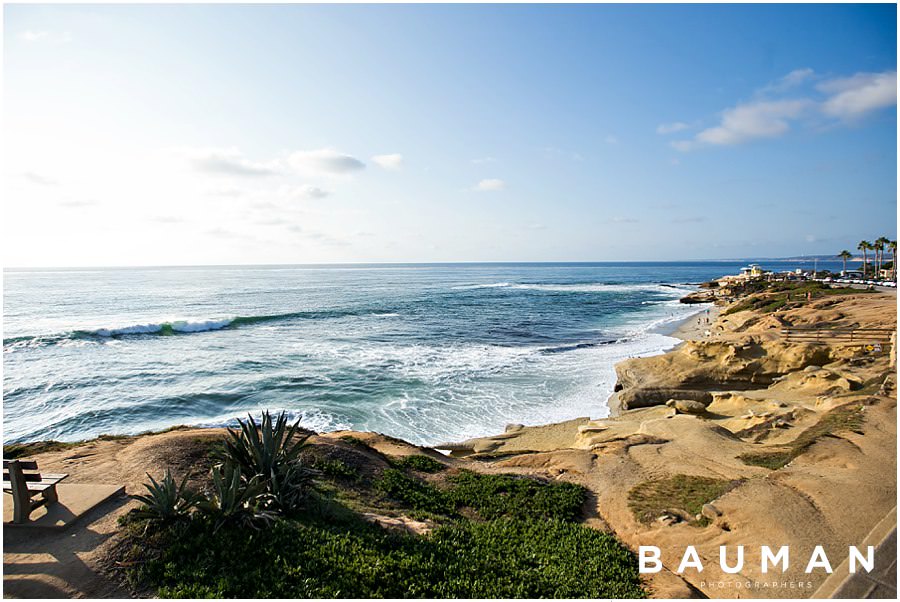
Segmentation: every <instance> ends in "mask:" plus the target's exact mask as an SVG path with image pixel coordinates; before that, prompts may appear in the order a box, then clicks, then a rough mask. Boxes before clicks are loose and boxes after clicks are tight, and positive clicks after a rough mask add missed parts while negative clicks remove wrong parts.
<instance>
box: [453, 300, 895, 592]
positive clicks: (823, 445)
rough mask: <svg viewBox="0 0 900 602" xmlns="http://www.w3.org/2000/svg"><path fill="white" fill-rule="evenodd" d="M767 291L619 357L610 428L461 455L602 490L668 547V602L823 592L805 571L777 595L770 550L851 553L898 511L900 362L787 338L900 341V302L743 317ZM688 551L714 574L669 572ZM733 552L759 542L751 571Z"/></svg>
mask: <svg viewBox="0 0 900 602" xmlns="http://www.w3.org/2000/svg"><path fill="white" fill-rule="evenodd" d="M760 294H763V295H764V294H766V293H765V292H764V293H756V294H754V295H751V296H749V297H747V296H739V297H738V298H737V299H736V300H735V301H733V302H731V303H726V302H723V301H721V300H720V301H719V302H720V303H721V304H722V305H721V306H720V307H718V308H717V309H718V310H719V313H718V317H717V318H716V319H715V320H714V322H712V323H711V324H710V325H709V326H708V327H706V326H705V325H704V328H703V331H704V332H703V333H702V334H701V335H700V336H699V337H698V338H695V339H693V340H687V341H686V342H685V343H683V344H681V345H679V346H678V347H676V348H675V349H673V350H671V351H669V352H668V353H665V354H662V355H657V356H653V357H647V358H636V359H629V360H626V361H624V362H621V363H619V364H618V365H617V366H616V372H617V376H618V384H617V386H616V392H615V393H614V394H613V396H612V398H611V399H610V400H609V406H610V408H611V414H612V416H611V417H610V418H608V419H603V420H589V419H588V418H584V419H579V420H573V421H569V422H567V423H562V424H557V425H549V426H538V427H525V428H520V427H519V426H518V425H513V426H512V427H511V428H509V429H507V432H506V433H504V434H502V435H498V436H495V437H486V438H482V439H474V440H470V441H467V442H465V443H464V444H462V445H457V446H456V447H455V449H454V450H453V452H452V453H453V454H454V455H457V456H466V457H467V458H468V459H470V460H472V461H476V462H477V461H482V462H485V461H490V462H491V464H492V465H493V466H497V467H503V468H504V469H512V468H515V469H518V470H523V471H533V473H535V474H543V475H545V476H551V477H553V478H562V479H567V480H572V481H573V482H578V483H580V484H583V485H585V486H586V487H588V488H590V489H591V490H592V491H594V492H595V493H596V496H597V514H598V516H599V517H600V518H601V519H602V521H603V522H604V524H605V525H607V527H608V528H609V529H611V530H612V531H613V532H615V533H616V535H617V536H618V537H619V538H620V539H621V540H622V541H623V542H625V543H626V545H628V546H629V547H631V548H632V549H634V550H635V551H637V549H638V548H639V547H640V546H656V547H658V548H659V549H660V550H661V559H662V563H663V565H664V567H665V570H664V571H663V572H662V573H659V574H656V575H653V576H652V582H651V590H652V591H653V594H654V595H655V596H658V597H686V596H690V595H692V594H696V593H699V594H702V595H706V596H713V597H776V598H777V597H792V598H793V597H810V596H812V595H813V594H814V592H815V590H816V589H817V588H818V587H819V586H820V585H821V584H822V583H823V582H824V581H825V579H826V578H827V577H828V574H827V573H825V572H823V571H819V572H818V573H817V572H813V573H811V574H807V573H805V571H804V569H805V560H804V561H803V562H800V561H795V563H794V564H791V565H790V567H789V569H788V571H787V572H785V573H783V574H782V573H778V574H777V575H778V578H777V581H778V584H777V585H776V586H774V587H772V586H771V583H772V582H773V581H776V580H775V579H773V578H772V576H771V573H770V574H768V575H767V574H764V573H762V572H761V569H760V562H759V560H760V546H761V545H768V546H776V548H775V549H777V546H790V550H791V554H793V555H795V558H797V559H799V558H805V559H808V558H809V555H810V553H811V552H813V551H814V550H815V546H819V545H820V546H823V549H824V550H825V551H826V552H827V553H828V554H829V556H832V555H833V556H835V557H840V556H842V555H843V556H846V554H847V551H846V550H847V547H848V546H850V545H860V544H861V542H862V541H863V539H864V538H865V537H866V534H867V533H868V532H869V530H870V529H871V528H872V527H873V526H874V525H875V524H876V523H878V521H879V520H881V519H882V518H883V517H885V516H886V515H888V514H889V513H890V512H891V510H892V509H893V508H894V506H895V503H896V479H895V478H894V475H895V474H896V453H895V450H896V389H895V386H896V385H895V383H896V377H895V371H896V352H895V351H894V349H893V348H892V345H885V346H883V347H882V350H881V351H880V352H875V353H868V352H867V351H866V350H865V348H864V345H861V344H857V345H844V344H809V343H795V342H789V341H787V340H785V338H784V337H783V336H782V334H781V333H782V329H783V328H786V327H791V326H798V327H802V326H809V325H827V326H828V327H832V328H836V327H850V328H856V327H860V326H864V327H870V328H871V327H878V328H886V329H892V330H894V331H895V332H896V295H894V294H880V293H878V294H876V293H870V294H866V293H853V292H849V291H843V292H842V294H833V293H832V292H831V291H829V290H818V289H817V292H816V295H813V294H810V295H809V296H808V298H807V297H806V296H805V295H806V293H805V292H804V293H803V295H804V296H801V295H797V296H798V297H802V299H801V300H800V301H797V302H795V303H791V304H788V305H787V306H786V307H784V308H782V309H779V310H777V311H760V310H756V309H742V307H744V306H746V305H748V303H747V302H748V300H753V298H755V297H756V296H759V295H760ZM707 331H708V332H707ZM694 334H697V329H695V332H694ZM895 339H896V335H895V338H894V340H895ZM466 447H468V450H467V451H466V450H465V449H464V448H466ZM704 490H705V491H704ZM697 492H699V493H698V494H697V495H694V493H697ZM851 500H852V501H853V503H852V505H851V504H850V503H849V502H850V501H851ZM687 546H694V548H695V549H696V551H697V553H698V555H699V557H700V558H701V559H702V560H703V564H704V567H705V571H704V572H702V573H700V572H698V571H696V570H694V569H687V570H686V571H684V572H683V574H681V575H680V576H679V577H675V576H674V575H673V574H668V575H666V571H669V572H670V573H674V572H676V571H677V568H678V567H679V564H680V562H681V560H682V557H683V554H684V551H685V549H686V548H687ZM720 546H728V547H729V548H732V549H733V548H735V547H737V546H744V547H745V548H746V565H745V566H746V567H747V568H744V569H742V570H741V571H740V572H739V573H738V574H729V573H725V572H724V571H723V570H722V569H721V568H719V565H718V559H719V548H720ZM731 560H733V558H732V559H731ZM843 570H844V571H846V570H847V569H846V563H845V566H844V567H843ZM748 583H750V584H753V583H757V584H769V585H759V586H753V587H752V588H751V589H747V584H748ZM782 584H789V585H787V587H786V588H784V587H781V585H782ZM790 584H792V585H790Z"/></svg>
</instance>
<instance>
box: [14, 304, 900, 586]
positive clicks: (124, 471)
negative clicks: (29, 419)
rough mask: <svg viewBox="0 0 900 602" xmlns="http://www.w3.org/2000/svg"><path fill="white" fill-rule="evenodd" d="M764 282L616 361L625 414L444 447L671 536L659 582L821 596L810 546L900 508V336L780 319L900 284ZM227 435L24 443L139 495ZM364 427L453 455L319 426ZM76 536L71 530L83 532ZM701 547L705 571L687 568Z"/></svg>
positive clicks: (883, 315) (869, 310) (875, 316)
mask: <svg viewBox="0 0 900 602" xmlns="http://www.w3.org/2000/svg"><path fill="white" fill-rule="evenodd" d="M759 294H761V293H755V295H759ZM762 294H765V293H762ZM753 298H754V296H750V297H739V298H738V299H737V300H736V301H733V302H731V303H729V304H726V303H724V302H722V301H721V300H720V303H722V305H721V306H720V307H717V308H715V309H716V310H715V311H712V312H710V324H709V325H707V324H706V323H705V315H704V317H703V320H704V321H703V322H702V323H699V324H697V325H696V326H693V325H691V328H686V329H685V328H682V329H680V332H681V335H682V336H683V337H684V338H686V339H688V340H686V341H685V342H684V343H682V344H681V345H679V346H677V347H676V348H675V349H673V350H671V351H669V352H668V353H664V354H662V355H657V356H653V357H647V358H637V359H630V360H626V361H624V362H621V363H620V364H618V365H617V366H616V371H617V375H618V385H617V387H616V388H617V391H616V393H615V394H614V395H613V398H612V399H611V400H610V407H611V408H613V409H614V412H613V415H612V416H611V417H609V418H606V419H602V420H591V419H590V418H588V417H584V418H579V419H575V420H570V421H566V422H562V423H557V424H550V425H543V426H534V427H529V426H523V425H520V424H516V425H509V426H508V427H507V429H506V432H504V433H501V434H498V435H495V436H492V437H483V438H478V439H472V440H469V441H465V442H461V443H457V444H448V445H443V446H436V447H437V448H439V449H442V450H443V451H444V452H445V453H446V452H449V454H450V457H449V458H446V462H448V463H450V465H451V466H455V467H459V468H463V467H464V468H467V469H469V470H474V471H477V472H482V473H488V474H490V473H494V474H496V473H514V474H522V475H528V476H533V477H540V478H543V479H550V480H560V481H567V482H571V483H576V484H579V485H582V486H583V487H585V488H586V489H587V490H588V491H589V492H590V496H589V501H588V503H587V504H588V506H589V508H586V509H585V519H584V524H587V525H589V526H592V527H595V528H598V529H602V530H605V531H608V532H611V533H613V534H614V535H615V536H616V537H617V538H618V539H619V540H620V541H621V542H623V543H624V544H625V545H626V546H628V547H629V548H631V549H632V550H633V551H635V552H637V551H638V550H639V548H640V547H641V546H655V547H656V548H658V549H659V551H660V560H661V562H662V566H663V567H664V568H663V570H661V571H660V572H658V573H654V574H649V575H646V577H647V579H648V581H647V587H648V590H649V593H650V594H651V595H653V596H655V597H664V598H666V597H678V598H684V597H694V596H697V595H705V596H713V597H773V598H780V597H810V596H812V595H813V594H814V593H815V591H816V589H817V588H818V587H819V586H820V585H822V583H823V582H824V581H825V579H826V578H827V577H828V574H826V573H824V572H822V571H819V572H814V573H812V574H807V573H805V572H804V566H803V564H804V562H805V560H803V561H802V562H801V561H800V560H799V559H808V558H809V557H810V554H811V553H812V552H813V551H814V550H815V547H816V546H822V547H823V550H824V551H825V552H827V554H828V556H829V557H833V558H840V557H841V556H846V554H847V546H850V545H860V544H861V543H862V542H863V540H864V539H865V538H866V535H867V534H868V533H869V532H870V530H871V529H872V528H873V526H874V525H876V523H878V522H879V521H881V520H882V519H883V518H884V517H885V516H887V515H888V514H889V513H890V512H891V510H892V509H893V508H894V507H895V504H896V479H895V476H894V475H896V390H895V382H896V378H895V369H896V355H895V352H894V350H893V349H892V346H890V345H886V346H884V347H882V350H881V351H880V352H876V353H868V352H866V350H865V349H863V348H861V346H860V345H855V346H847V345H837V344H835V345H830V344H808V343H795V342H789V341H786V340H784V338H783V336H782V335H781V330H782V329H783V328H785V327H787V326H794V325H796V326H804V325H816V324H819V325H823V324H827V325H829V326H832V327H837V326H844V327H860V326H865V327H879V328H889V329H893V330H894V331H896V295H895V294H883V293H864V292H860V291H854V292H852V293H846V294H831V293H829V292H827V291H818V292H817V294H816V295H809V296H806V295H804V297H803V299H804V300H802V301H797V302H791V303H789V304H786V305H784V306H779V308H778V309H777V310H775V311H768V310H766V309H765V308H758V307H756V306H754V305H753V304H751V303H748V300H752V299H753ZM764 301H767V300H764ZM770 306H771V304H769V305H766V306H765V307H770ZM707 331H708V333H707ZM676 334H677V333H676ZM221 434H222V432H221V430H219V429H175V430H172V431H170V432H165V433H159V434H151V435H143V436H137V437H124V438H106V439H98V440H94V441H89V442H85V443H80V444H57V445H56V446H54V445H52V444H29V447H28V448H27V449H25V450H24V453H27V454H28V455H29V456H30V457H34V458H36V459H37V460H38V461H39V462H40V465H41V466H42V467H46V469H47V470H52V471H54V472H67V473H69V474H70V475H71V476H70V481H71V482H93V483H105V482H115V483H118V484H125V485H126V490H127V492H128V493H129V494H133V493H137V492H139V491H140V490H141V489H142V483H143V482H144V481H145V480H146V477H145V473H146V472H150V473H152V474H161V473H162V472H163V471H164V470H165V469H166V468H169V467H172V468H173V469H175V470H179V471H187V474H189V475H191V478H192V479H202V478H204V474H205V472H204V471H205V470H208V469H207V468H206V464H205V462H206V457H205V456H204V455H203V454H206V453H207V452H206V450H207V448H208V444H207V443H206V442H208V441H210V440H211V439H213V438H218V437H221ZM355 439H360V440H362V441H364V442H365V444H366V445H368V446H369V447H371V448H372V449H373V450H376V451H377V452H378V453H381V454H388V455H407V454H414V453H419V454H421V453H424V454H429V455H432V456H433V457H436V458H442V457H443V456H438V455H437V454H436V452H434V451H433V450H428V449H422V448H417V447H416V446H413V445H410V444H408V443H405V442H403V441H399V440H397V439H393V438H391V437H386V436H384V435H379V434H377V433H356V432H339V433H329V434H325V435H320V436H317V437H316V438H315V440H316V441H318V442H319V443H318V444H319V445H323V446H329V445H334V443H335V442H338V443H340V445H342V446H343V447H347V446H346V444H345V443H341V442H345V441H349V440H355ZM6 451H8V450H5V452H6ZM20 451H22V450H20ZM344 451H346V450H344ZM362 468H364V467H362ZM195 469H196V470H195ZM195 473H196V474H195ZM133 505H134V502H129V503H128V504H126V505H124V506H123V507H121V508H118V509H116V510H115V511H113V512H111V513H109V514H106V515H103V516H100V517H96V518H95V519H92V521H90V522H89V523H88V524H87V525H86V528H88V529H89V530H90V532H91V533H93V534H95V535H96V536H97V537H101V539H102V540H103V541H105V540H106V539H107V538H109V541H114V540H115V534H116V532H117V530H118V526H117V522H116V521H117V518H118V516H120V515H121V514H123V513H124V512H125V511H127V510H128V509H129V508H131V507H132V506H133ZM388 519H390V521H394V522H397V521H399V523H398V524H400V523H402V525H404V528H409V527H408V525H409V524H411V523H410V522H409V521H410V519H409V517H405V516H390V517H387V518H385V521H387V520H388ZM385 524H387V523H385ZM391 524H393V523H391ZM5 537H7V536H6V535H5ZM9 537H12V536H11V535H10V536H9ZM64 540H65V538H60V543H59V544H58V545H59V546H63V547H65V546H66V545H69V544H67V543H65V541H64ZM66 541H67V540H66ZM5 543H9V541H7V539H5ZM22 545H24V544H22ZM42 545H44V546H45V547H46V546H48V545H50V544H48V543H47V542H44V543H43V544H42ZM54 545H56V544H54ZM762 545H767V546H774V547H775V548H776V549H777V547H778V546H790V554H791V558H792V562H791V564H790V566H789V568H788V570H787V571H786V572H784V573H781V572H777V573H776V575H777V577H774V578H773V577H772V574H771V573H770V574H768V575H767V574H764V573H762V572H761V570H760V554H761V552H760V546H762ZM688 546H693V547H694V549H695V550H696V553H697V555H698V557H699V559H700V560H701V561H702V562H703V565H704V569H705V570H704V571H703V572H702V573H700V572H698V571H696V570H695V569H687V570H686V571H684V572H682V573H681V574H680V575H677V574H676V573H678V568H679V564H680V562H681V560H682V558H683V554H684V553H685V550H686V548H687V547H688ZM720 546H726V548H727V549H729V550H732V553H733V551H734V550H735V549H736V548H737V546H744V548H745V568H743V569H741V570H740V571H739V572H738V573H737V574H731V573H726V572H725V571H724V570H723V569H722V568H721V567H720V566H719V563H718V560H719V550H720ZM7 547H8V546H7ZM76 556H77V560H78V563H79V567H84V566H87V567H91V570H92V571H93V570H94V568H95V567H102V565H103V563H104V559H105V558H106V555H105V552H104V546H100V545H99V544H98V546H97V548H96V549H91V550H90V551H87V552H81V553H79V554H77V555H73V558H75V557H76ZM733 561H734V558H733V557H731V558H730V562H731V563H732V564H733ZM81 563H83V564H81ZM845 564H846V563H845ZM79 570H82V571H83V568H82V569H79ZM839 570H844V571H846V566H845V565H844V566H843V568H842V569H838V571H839ZM102 572H103V571H101V570H99V569H98V570H97V574H98V575H99V574H100V573H102ZM76 577H77V576H70V577H67V578H69V579H73V580H76V581H77V579H76ZM97 579H98V580H99V581H97V582H96V583H89V584H87V585H85V584H80V585H79V584H78V583H75V581H73V582H71V583H69V584H68V586H67V587H68V589H65V590H64V591H65V592H66V593H67V594H68V595H98V596H102V595H117V596H121V595H127V594H126V593H125V592H123V591H121V590H117V589H115V587H116V586H114V585H111V582H109V581H104V580H103V579H101V578H100V577H97ZM773 582H777V584H776V585H775V586H771V585H767V586H766V587H762V586H753V587H752V588H748V587H749V586H747V585H746V584H771V583H773ZM23 583H24V582H23ZM73 584H74V585H73ZM738 584H740V585H738ZM91 588H94V589H91ZM14 589H15V588H14ZM10 591H12V590H10ZM16 591H18V590H16ZM19 593H20V594H23V593H27V592H26V591H19Z"/></svg>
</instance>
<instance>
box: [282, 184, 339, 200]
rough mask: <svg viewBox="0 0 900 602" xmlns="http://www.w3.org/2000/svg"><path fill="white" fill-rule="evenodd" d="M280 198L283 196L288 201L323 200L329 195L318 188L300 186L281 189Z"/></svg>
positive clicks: (306, 185) (309, 185) (308, 185)
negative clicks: (288, 199)
mask: <svg viewBox="0 0 900 602" xmlns="http://www.w3.org/2000/svg"><path fill="white" fill-rule="evenodd" d="M280 192H281V194H282V196H285V197H287V198H290V199H302V200H308V199H324V198H325V197H327V196H328V195H330V194H331V193H330V192H329V191H327V190H325V189H323V188H319V187H318V186H313V185H311V184H303V185H302V186H293V187H291V186H288V187H284V188H282V189H281V191H280Z"/></svg>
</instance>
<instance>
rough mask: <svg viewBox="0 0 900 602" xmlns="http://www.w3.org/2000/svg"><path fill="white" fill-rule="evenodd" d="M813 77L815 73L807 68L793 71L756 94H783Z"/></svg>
mask: <svg viewBox="0 0 900 602" xmlns="http://www.w3.org/2000/svg"><path fill="white" fill-rule="evenodd" d="M815 76H816V72H815V71H813V70H812V69H810V68H808V67H807V68H804V69H794V70H793V71H791V72H790V73H788V74H787V75H785V76H784V77H782V78H780V79H778V80H777V81H775V82H773V83H771V84H769V85H767V86H764V87H763V88H761V89H760V90H758V91H757V94H761V95H765V94H771V93H778V92H784V91H786V90H790V89H791V88H796V87H797V86H800V85H802V84H804V83H806V82H807V81H809V80H811V79H813V78H814V77H815Z"/></svg>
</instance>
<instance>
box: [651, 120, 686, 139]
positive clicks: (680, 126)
mask: <svg viewBox="0 0 900 602" xmlns="http://www.w3.org/2000/svg"><path fill="white" fill-rule="evenodd" d="M689 127H690V126H689V125H688V124H686V123H684V122H681V121H676V122H674V123H661V124H659V125H658V126H656V133H657V134H659V135H661V136H665V135H666V134H674V133H675V132H680V131H681V130H686V129H688V128H689Z"/></svg>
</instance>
